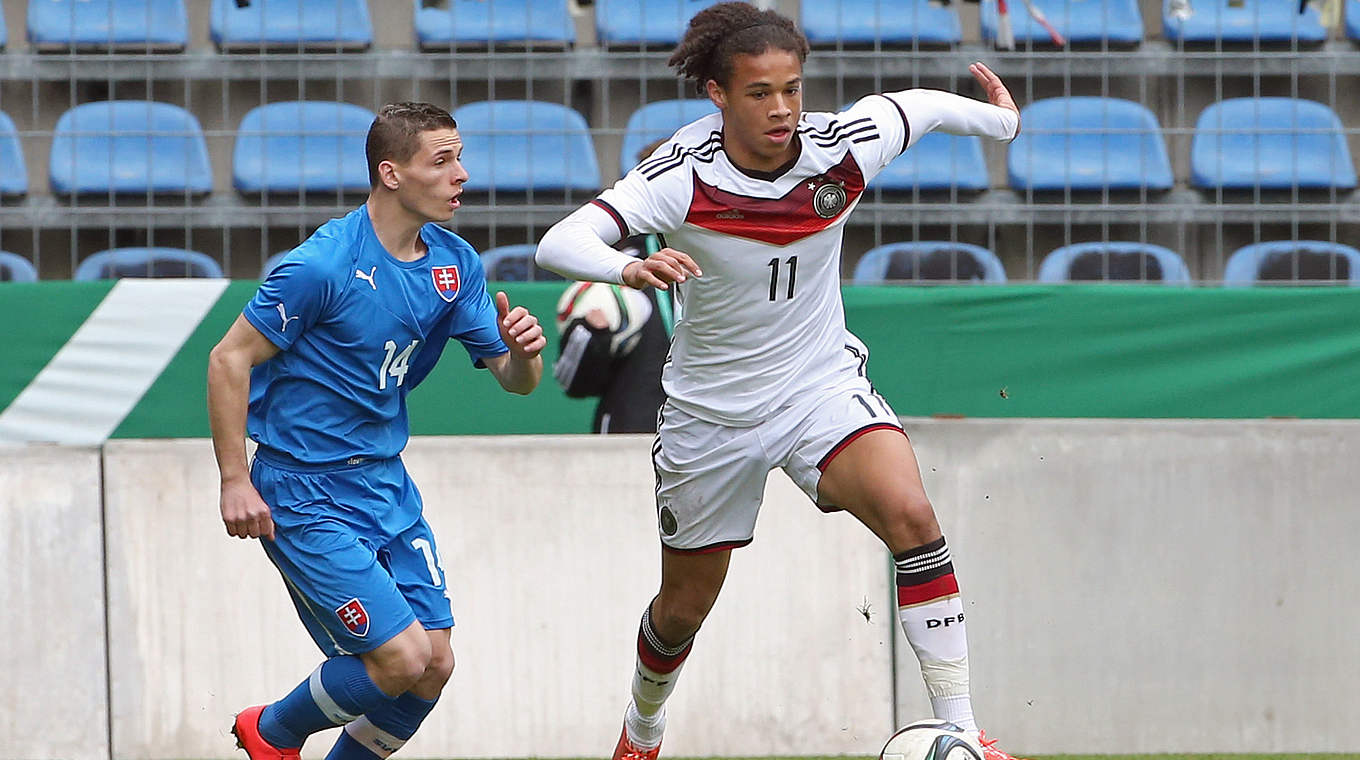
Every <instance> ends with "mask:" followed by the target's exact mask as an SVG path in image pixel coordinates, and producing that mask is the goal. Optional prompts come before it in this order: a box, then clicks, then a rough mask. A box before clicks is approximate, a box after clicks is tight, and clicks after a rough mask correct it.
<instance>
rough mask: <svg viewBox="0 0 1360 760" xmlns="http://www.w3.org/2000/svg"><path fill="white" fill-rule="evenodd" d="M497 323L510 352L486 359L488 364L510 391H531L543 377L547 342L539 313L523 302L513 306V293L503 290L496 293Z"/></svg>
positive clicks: (502, 385)
mask: <svg viewBox="0 0 1360 760" xmlns="http://www.w3.org/2000/svg"><path fill="white" fill-rule="evenodd" d="M496 327H498V328H499V329H500V331H501V340H503V341H505V345H506V346H507V347H508V348H509V349H510V351H509V353H505V354H501V355H500V356H491V357H488V358H486V359H484V360H483V361H484V363H485V364H486V368H487V369H489V370H491V374H493V375H495V376H496V381H497V382H499V383H500V384H501V387H502V388H504V389H506V390H507V391H510V392H511V393H519V394H528V393H530V392H532V391H533V389H534V388H537V387H538V381H539V380H540V379H542V377H543V357H541V356H539V352H541V351H542V350H543V347H544V346H546V345H548V339H547V338H545V337H544V336H543V327H542V326H541V325H539V324H538V317H535V316H534V315H533V314H530V313H529V310H528V309H526V308H524V307H523V306H516V307H515V308H513V309H512V308H510V297H509V296H507V295H505V292H504V291H500V292H497V293H496Z"/></svg>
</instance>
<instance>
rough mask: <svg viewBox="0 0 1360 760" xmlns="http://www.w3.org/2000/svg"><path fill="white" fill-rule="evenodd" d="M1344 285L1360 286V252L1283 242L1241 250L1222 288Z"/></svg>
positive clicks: (1307, 242) (1331, 245) (1327, 245)
mask: <svg viewBox="0 0 1360 760" xmlns="http://www.w3.org/2000/svg"><path fill="white" fill-rule="evenodd" d="M1270 282H1341V283H1348V284H1350V285H1360V251H1357V250H1356V249H1354V248H1352V247H1350V246H1348V245H1342V244H1340V243H1329V242H1325V241H1318V240H1280V241H1272V242H1267V243H1256V244H1254V245H1249V246H1246V247H1243V248H1239V249H1238V250H1237V251H1236V252H1235V253H1233V255H1232V256H1229V257H1228V263H1227V265H1226V266H1225V267H1224V269H1223V284H1224V285H1227V286H1229V287H1242V286H1246V285H1257V284H1261V283H1270Z"/></svg>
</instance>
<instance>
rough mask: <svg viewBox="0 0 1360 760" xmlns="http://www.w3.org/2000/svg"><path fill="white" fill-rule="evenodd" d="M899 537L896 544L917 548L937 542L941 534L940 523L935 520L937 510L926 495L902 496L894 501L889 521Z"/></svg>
mask: <svg viewBox="0 0 1360 760" xmlns="http://www.w3.org/2000/svg"><path fill="white" fill-rule="evenodd" d="M888 522H889V523H890V524H891V525H893V527H894V529H895V530H894V533H896V534H898V535H897V539H898V540H897V541H896V543H904V544H905V545H909V546H916V545H919V544H923V543H927V542H929V541H933V540H935V538H936V537H937V536H938V535H939V533H940V523H939V521H938V520H936V519H935V508H934V506H932V505H931V503H930V499H929V498H928V497H927V496H926V495H925V494H924V493H914V494H907V495H903V496H900V497H898V498H896V499H894V500H893V509H892V514H891V517H890V519H889V521H888Z"/></svg>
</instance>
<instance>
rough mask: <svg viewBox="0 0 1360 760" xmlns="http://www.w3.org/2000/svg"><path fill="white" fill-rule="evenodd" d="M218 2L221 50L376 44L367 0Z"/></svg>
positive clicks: (215, 18) (215, 32)
mask: <svg viewBox="0 0 1360 760" xmlns="http://www.w3.org/2000/svg"><path fill="white" fill-rule="evenodd" d="M241 2H242V0H213V4H212V39H213V42H215V43H217V47H218V48H220V49H222V50H241V49H250V50H258V49H260V48H285V49H287V48H293V49H297V48H299V47H303V48H321V49H326V50H337V49H345V50H365V49H367V48H368V47H369V46H370V45H372V44H373V23H372V22H371V21H370V20H369V17H368V3H367V2H366V0H244V2H245V5H242V4H241Z"/></svg>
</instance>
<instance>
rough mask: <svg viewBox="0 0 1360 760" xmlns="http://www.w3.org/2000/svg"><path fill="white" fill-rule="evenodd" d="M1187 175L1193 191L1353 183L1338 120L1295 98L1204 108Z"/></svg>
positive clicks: (1325, 186)
mask: <svg viewBox="0 0 1360 760" xmlns="http://www.w3.org/2000/svg"><path fill="white" fill-rule="evenodd" d="M1026 126H1027V127H1028V125H1026ZM1190 177H1191V181H1192V182H1193V183H1194V185H1195V186H1196V187H1200V188H1205V189H1218V188H1222V189H1225V190H1246V189H1253V188H1257V187H1260V188H1262V189H1268V190H1286V189H1291V188H1295V187H1297V188H1311V189H1336V190H1349V189H1351V188H1354V187H1355V179H1356V177H1355V167H1354V166H1353V165H1352V164H1351V153H1350V150H1349V149H1348V148H1347V147H1346V138H1345V136H1344V135H1343V134H1342V132H1341V120H1340V119H1338V118H1337V116H1336V114H1335V113H1333V112H1332V109H1330V108H1328V107H1327V106H1325V105H1323V104H1322V103H1315V102H1313V101H1311V100H1297V99H1295V98H1231V99H1229V100H1223V101H1220V102H1218V103H1214V104H1213V105H1211V106H1209V107H1208V108H1206V109H1204V112H1203V113H1201V114H1200V116H1199V122H1198V123H1197V124H1196V125H1195V137H1194V140H1193V141H1192V142H1191V145H1190Z"/></svg>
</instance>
